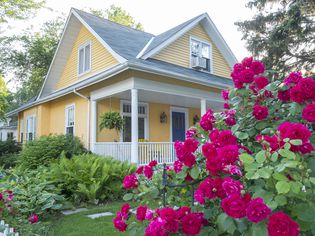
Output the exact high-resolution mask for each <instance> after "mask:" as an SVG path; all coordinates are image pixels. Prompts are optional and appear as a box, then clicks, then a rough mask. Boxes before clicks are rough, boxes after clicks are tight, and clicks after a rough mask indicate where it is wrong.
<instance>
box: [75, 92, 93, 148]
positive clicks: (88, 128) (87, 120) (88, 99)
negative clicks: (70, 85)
mask: <svg viewBox="0 0 315 236" xmlns="http://www.w3.org/2000/svg"><path fill="white" fill-rule="evenodd" d="M73 93H74V94H76V95H78V96H79V97H81V98H84V99H86V100H87V101H88V112H87V119H86V123H87V124H86V127H87V134H86V144H87V149H88V150H89V151H90V150H91V145H90V117H91V116H90V115H91V114H90V113H91V111H90V103H91V97H89V96H88V97H86V96H84V95H83V94H81V93H79V92H78V91H77V90H76V89H73Z"/></svg>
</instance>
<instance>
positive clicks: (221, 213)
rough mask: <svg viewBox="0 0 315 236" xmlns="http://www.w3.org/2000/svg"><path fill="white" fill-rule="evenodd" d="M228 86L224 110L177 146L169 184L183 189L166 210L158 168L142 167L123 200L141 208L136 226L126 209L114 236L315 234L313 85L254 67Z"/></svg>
mask: <svg viewBox="0 0 315 236" xmlns="http://www.w3.org/2000/svg"><path fill="white" fill-rule="evenodd" d="M231 77H232V79H233V82H234V88H231V89H229V90H224V91H222V93H221V94H222V97H223V99H224V100H225V101H226V102H225V105H224V108H225V110H224V111H223V112H219V113H214V112H213V111H212V110H211V109H210V110H208V111H207V112H206V114H204V115H203V116H202V118H201V120H200V123H199V124H198V125H197V126H196V127H193V128H191V129H190V130H189V131H188V132H187V135H186V140H185V141H184V142H176V143H175V150H176V155H177V160H176V161H175V162H174V164H173V165H170V166H168V167H167V176H168V181H170V182H172V183H174V184H178V185H181V186H182V188H167V193H166V196H167V206H163V205H162V202H161V194H162V192H163V191H165V189H163V185H162V170H161V169H162V167H161V166H159V165H157V163H156V162H152V163H149V164H148V165H146V166H142V167H139V169H138V170H137V171H136V172H135V173H134V174H132V175H130V176H126V177H125V179H124V183H123V184H124V186H125V188H126V189H129V192H128V193H127V194H126V195H125V196H124V200H126V201H137V202H139V203H140V206H139V207H138V208H137V209H136V217H135V218H134V217H133V216H132V214H131V211H129V205H127V210H126V206H124V207H123V209H122V210H121V211H120V212H118V213H117V216H116V217H115V219H114V225H115V227H116V229H118V230H119V231H122V232H124V231H128V233H130V234H132V235H148V236H149V235H150V236H155V235H198V234H200V235H270V236H273V235H280V236H281V235H286V236H296V235H299V234H302V235H314V234H315V201H314V200H315V191H314V185H315V178H314V176H315V175H314V173H315V160H314V146H313V143H314V139H315V135H314V133H313V129H314V128H313V127H314V126H313V125H314V120H315V117H314V110H315V109H314V104H315V81H314V79H313V78H303V77H302V74H301V73H299V72H293V73H291V74H289V75H288V77H287V78H285V79H284V80H280V79H279V78H271V77H270V78H268V73H267V72H265V69H264V65H263V63H261V62H260V61H256V60H253V58H251V57H250V58H245V59H244V60H243V61H242V62H241V63H238V64H236V65H235V66H234V68H233V72H232V74H231ZM185 183H186V184H185ZM194 184H196V189H195V191H194V189H193V185H194ZM192 192H193V193H194V200H195V203H194V204H193V205H191V193H192ZM152 202H154V204H152ZM151 207H154V208H156V209H155V210H153V209H151ZM147 215H148V216H147ZM132 221H133V222H132Z"/></svg>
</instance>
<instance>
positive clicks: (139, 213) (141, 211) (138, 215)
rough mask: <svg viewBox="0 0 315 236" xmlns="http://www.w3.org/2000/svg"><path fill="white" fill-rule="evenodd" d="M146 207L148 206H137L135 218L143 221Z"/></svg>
mask: <svg viewBox="0 0 315 236" xmlns="http://www.w3.org/2000/svg"><path fill="white" fill-rule="evenodd" d="M147 209H148V207H147V206H139V207H138V208H137V211H136V219H137V220H138V221H141V222H142V221H144V220H145V218H146V213H147Z"/></svg>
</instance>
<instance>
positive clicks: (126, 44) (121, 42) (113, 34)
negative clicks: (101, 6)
mask: <svg viewBox="0 0 315 236" xmlns="http://www.w3.org/2000/svg"><path fill="white" fill-rule="evenodd" d="M74 10H75V11H76V12H77V13H78V14H79V15H80V17H81V18H82V19H83V20H84V21H85V22H86V23H87V24H88V25H89V26H90V27H91V28H92V29H93V30H94V31H95V32H96V33H97V34H98V35H99V36H100V37H101V38H102V39H103V40H104V41H105V42H106V43H107V44H108V45H109V46H110V47H111V48H112V49H113V50H114V51H115V52H116V53H118V54H119V55H120V56H122V57H124V58H125V59H127V60H129V59H132V58H136V56H137V55H138V53H139V52H140V51H141V50H142V49H143V48H144V46H145V45H146V44H147V43H148V42H149V41H150V39H151V38H152V37H153V36H154V35H153V34H150V33H147V32H143V31H140V30H136V29H133V28H130V27H127V26H123V25H121V24H117V23H114V22H112V21H109V20H106V19H104V18H101V17H98V16H95V15H92V14H90V13H87V12H84V11H80V10H78V9H74Z"/></svg>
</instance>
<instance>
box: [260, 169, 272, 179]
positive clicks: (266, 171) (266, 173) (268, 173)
mask: <svg viewBox="0 0 315 236" xmlns="http://www.w3.org/2000/svg"><path fill="white" fill-rule="evenodd" d="M257 172H258V175H259V176H260V177H261V178H264V179H269V178H270V176H271V174H272V170H271V169H268V168H261V169H259V170H258V171H257Z"/></svg>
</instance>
